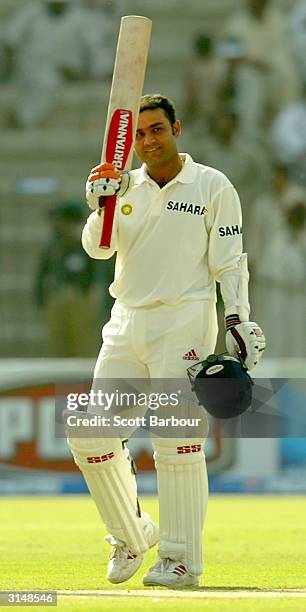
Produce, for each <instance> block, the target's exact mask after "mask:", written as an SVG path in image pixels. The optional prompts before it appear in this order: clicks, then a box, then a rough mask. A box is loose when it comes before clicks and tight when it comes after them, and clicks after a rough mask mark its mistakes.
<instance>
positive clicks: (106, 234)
mask: <svg viewBox="0 0 306 612" xmlns="http://www.w3.org/2000/svg"><path fill="white" fill-rule="evenodd" d="M116 201H117V196H115V195H113V196H101V197H100V198H99V206H100V208H104V218H103V225H102V232H101V238H100V243H99V247H100V248H101V249H109V248H110V244H111V238H112V229H113V222H114V215H115V207H116Z"/></svg>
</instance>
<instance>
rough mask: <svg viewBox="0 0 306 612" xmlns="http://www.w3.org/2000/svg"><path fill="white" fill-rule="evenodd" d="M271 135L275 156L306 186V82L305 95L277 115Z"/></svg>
mask: <svg viewBox="0 0 306 612" xmlns="http://www.w3.org/2000/svg"><path fill="white" fill-rule="evenodd" d="M270 136H271V144H272V151H273V155H274V156H275V158H276V159H277V160H278V161H279V162H281V163H282V164H284V165H286V166H287V168H288V170H289V172H290V174H291V176H292V177H293V178H294V179H295V180H296V181H297V182H298V183H301V184H303V185H305V186H306V83H305V84H304V87H303V97H301V98H300V99H299V100H298V101H297V102H295V103H294V104H290V105H289V106H287V107H286V108H284V109H283V110H282V111H281V112H280V113H279V114H278V115H277V116H276V118H275V120H274V122H273V123H272V126H271V131H270Z"/></svg>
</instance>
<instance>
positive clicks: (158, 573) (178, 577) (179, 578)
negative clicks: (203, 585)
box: [142, 559, 199, 589]
mask: <svg viewBox="0 0 306 612" xmlns="http://www.w3.org/2000/svg"><path fill="white" fill-rule="evenodd" d="M142 580H143V584H144V585H145V586H167V587H171V588H173V589H179V588H183V587H190V586H195V587H197V586H199V580H198V577H197V576H192V575H191V574H189V573H188V571H187V568H186V566H185V565H184V563H181V562H180V561H172V559H160V560H159V561H157V563H156V564H155V565H153V567H151V568H150V569H149V571H148V572H147V573H146V574H145V575H144V577H143V579H142Z"/></svg>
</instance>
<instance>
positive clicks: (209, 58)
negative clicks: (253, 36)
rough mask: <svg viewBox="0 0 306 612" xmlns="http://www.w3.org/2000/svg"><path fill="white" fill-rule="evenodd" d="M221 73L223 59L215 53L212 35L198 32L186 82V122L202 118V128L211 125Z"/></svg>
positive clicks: (187, 70)
mask: <svg viewBox="0 0 306 612" xmlns="http://www.w3.org/2000/svg"><path fill="white" fill-rule="evenodd" d="M221 74H222V62H221V60H220V59H219V58H218V57H217V56H216V53H215V44H214V41H213V38H212V36H211V35H210V34H205V33H203V34H199V35H197V36H196V38H195V40H194V52H193V55H192V56H191V58H190V59H189V61H188V65H187V69H186V77H185V82H184V95H185V101H184V118H185V121H186V122H194V121H200V123H201V129H202V130H205V129H207V128H210V127H211V124H212V122H213V119H214V117H215V113H216V99H217V91H218V89H219V82H220V78H221Z"/></svg>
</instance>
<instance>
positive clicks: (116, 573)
mask: <svg viewBox="0 0 306 612" xmlns="http://www.w3.org/2000/svg"><path fill="white" fill-rule="evenodd" d="M144 532H145V536H146V538H147V541H148V546H149V548H152V546H155V544H157V542H158V537H159V530H158V527H157V525H155V523H153V521H150V523H148V524H147V525H146V527H145V529H144ZM105 539H106V541H107V542H109V543H110V544H111V546H113V550H112V552H111V555H110V561H109V564H108V568H107V573H106V577H107V579H108V580H109V582H112V584H118V583H119V582H125V580H128V579H129V578H131V577H132V576H134V574H136V572H137V570H138V569H139V568H140V566H141V564H142V562H143V555H135V554H134V553H132V552H131V551H130V550H129V549H128V547H127V546H126V545H125V543H124V542H122V541H121V540H117V539H116V538H114V537H113V536H111V535H109V536H106V538H105Z"/></svg>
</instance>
